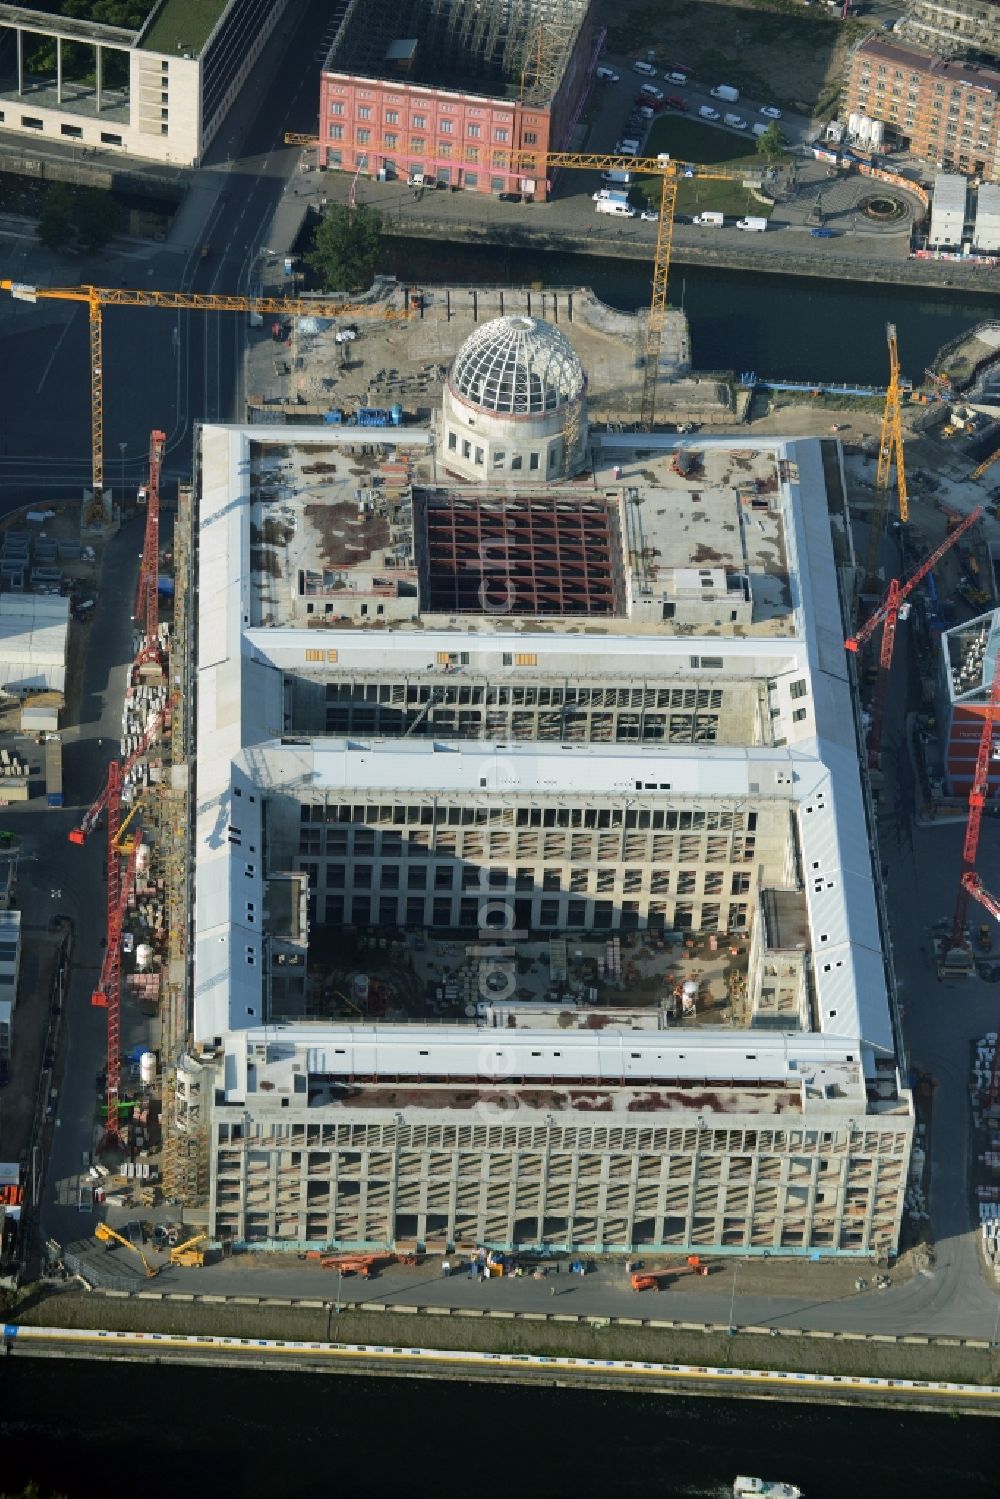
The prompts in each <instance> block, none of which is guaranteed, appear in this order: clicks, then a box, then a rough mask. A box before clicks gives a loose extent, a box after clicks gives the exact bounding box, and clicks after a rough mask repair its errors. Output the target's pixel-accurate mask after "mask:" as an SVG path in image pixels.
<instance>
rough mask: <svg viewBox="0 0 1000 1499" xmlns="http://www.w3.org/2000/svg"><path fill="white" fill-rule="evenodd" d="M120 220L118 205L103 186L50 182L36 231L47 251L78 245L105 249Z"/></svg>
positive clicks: (86, 247)
mask: <svg viewBox="0 0 1000 1499" xmlns="http://www.w3.org/2000/svg"><path fill="white" fill-rule="evenodd" d="M120 221H121V208H120V206H119V205H118V203H117V202H116V201H115V199H114V198H113V197H112V196H111V194H110V193H107V192H104V190H103V189H102V188H99V187H71V186H70V185H69V183H68V182H50V183H49V185H48V187H47V188H46V191H45V199H44V201H43V203H42V212H41V217H40V218H39V220H38V228H37V231H36V232H37V234H38V238H39V239H40V240H41V242H42V244H43V245H44V246H45V247H46V249H48V250H65V249H67V248H68V247H69V246H70V245H79V246H80V248H81V249H83V250H90V251H94V250H101V249H103V248H104V246H105V245H106V244H107V243H108V240H109V239H110V238H111V236H112V235H113V234H114V233H115V231H116V229H117V228H118V225H119V223H120Z"/></svg>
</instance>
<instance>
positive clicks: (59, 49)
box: [56, 36, 63, 104]
mask: <svg viewBox="0 0 1000 1499" xmlns="http://www.w3.org/2000/svg"><path fill="white" fill-rule="evenodd" d="M62 85H63V74H62V37H61V36H57V37H56V103H57V104H61V103H62V101H63V88H62Z"/></svg>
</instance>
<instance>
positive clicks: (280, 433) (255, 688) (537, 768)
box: [194, 426, 893, 1065]
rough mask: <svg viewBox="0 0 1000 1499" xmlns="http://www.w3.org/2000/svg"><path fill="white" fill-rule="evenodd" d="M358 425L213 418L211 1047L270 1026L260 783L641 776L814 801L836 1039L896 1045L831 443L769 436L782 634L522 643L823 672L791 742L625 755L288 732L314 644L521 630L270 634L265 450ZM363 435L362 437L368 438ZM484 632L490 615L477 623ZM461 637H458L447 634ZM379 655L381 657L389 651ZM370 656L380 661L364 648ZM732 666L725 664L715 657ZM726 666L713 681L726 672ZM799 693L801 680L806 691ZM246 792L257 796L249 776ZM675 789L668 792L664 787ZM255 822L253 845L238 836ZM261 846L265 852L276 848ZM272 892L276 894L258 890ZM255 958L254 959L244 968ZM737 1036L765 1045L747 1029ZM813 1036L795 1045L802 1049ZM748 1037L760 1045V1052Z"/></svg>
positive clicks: (800, 802) (203, 571)
mask: <svg viewBox="0 0 1000 1499" xmlns="http://www.w3.org/2000/svg"><path fill="white" fill-rule="evenodd" d="M366 435H367V436H370V438H371V440H372V441H374V442H378V443H381V444H385V445H387V446H390V447H391V445H392V443H393V441H394V439H395V438H396V437H397V436H398V437H399V438H400V440H401V441H403V442H405V443H406V444H407V445H408V446H412V444H413V442H414V441H415V440H418V439H419V440H429V434H427V433H414V432H411V431H408V430H405V429H403V430H402V431H399V432H396V431H393V432H383V431H379V432H377V433H373V434H366ZM346 439H347V435H346V434H338V433H332V432H331V430H330V429H329V428H325V427H306V428H295V429H289V428H287V427H280V428H275V429H267V428H262V427H257V426H254V427H249V426H233V427H216V426H209V427H206V428H204V429H203V431H202V438H201V443H202V447H201V472H202V495H201V505H200V513H199V544H198V551H199V586H198V600H199V617H198V629H197V661H198V683H199V689H198V736H197V737H198V745H197V813H196V826H195V846H196V847H195V856H196V881H195V883H196V913H195V951H194V975H195V977H194V1015H195V1020H194V1029H195V1036H196V1038H197V1039H209V1038H211V1037H213V1036H224V1035H225V1034H226V1033H228V1032H230V1031H232V1030H246V1029H248V1028H252V1027H253V1026H254V1025H257V1024H259V1023H260V1020H261V1019H262V1016H261V1014H260V993H261V986H262V981H263V972H262V968H261V966H260V960H259V952H260V943H261V933H260V930H259V922H258V920H257V919H256V917H255V919H253V920H249V919H248V918H247V915H246V908H247V900H248V898H249V899H250V900H251V901H252V902H253V904H254V907H255V911H256V912H259V911H260V910H261V909H262V906H261V904H259V903H258V899H257V897H258V896H259V895H260V893H261V890H262V884H261V879H262V872H261V868H260V860H259V859H253V858H252V857H251V855H250V854H249V853H248V851H247V850H248V844H249V843H250V842H252V841H253V839H252V837H251V835H250V834H249V833H248V828H251V827H252V826H254V825H255V823H254V819H255V817H256V816H259V807H258V808H257V809H256V812H255V811H254V810H253V807H252V805H251V803H253V793H254V788H257V789H259V791H260V792H261V794H262V796H266V793H267V790H268V788H269V787H277V786H279V785H280V786H282V787H285V788H289V787H294V786H296V785H304V784H307V783H308V784H309V785H311V786H319V787H323V788H328V789H330V790H331V791H337V790H342V791H344V792H346V791H349V790H351V789H364V790H369V789H371V790H375V789H384V790H390V789H391V790H396V789H402V788H405V787H413V788H414V789H417V790H439V791H442V792H444V791H453V792H455V793H456V794H461V795H473V794H476V793H484V792H485V793H486V794H489V793H491V792H492V793H497V792H505V793H517V792H523V793H524V794H534V795H536V796H537V795H540V794H545V795H549V796H555V795H558V794H561V793H564V794H566V795H567V796H569V795H573V794H579V793H583V794H589V795H593V796H615V797H621V796H624V795H627V794H628V793H634V791H635V789H636V786H637V784H639V783H641V786H642V789H643V791H644V794H649V795H652V796H663V798H664V799H665V800H666V799H667V798H676V797H677V796H681V797H683V798H692V799H694V798H701V799H704V798H730V799H732V798H746V797H748V796H754V797H768V796H773V797H776V798H779V797H780V798H784V799H787V801H788V802H789V804H790V807H791V808H792V809H793V810H794V813H795V816H796V819H797V825H798V829H799V840H800V847H801V852H802V860H803V870H802V876H803V880H804V887H805V896H806V904H807V910H808V920H809V926H810V934H811V945H812V957H813V968H814V979H815V989H816V994H817V1002H818V1009H819V1015H820V1025H821V1028H822V1033H823V1036H822V1039H823V1041H824V1042H826V1041H827V1040H829V1043H830V1045H831V1046H832V1047H833V1049H834V1050H835V1051H836V1052H838V1054H841V1055H846V1054H847V1049H848V1048H853V1049H854V1050H857V1048H858V1046H859V1045H861V1044H864V1045H865V1046H867V1047H870V1048H874V1049H875V1050H878V1051H881V1052H882V1053H883V1054H885V1055H891V1054H892V1052H893V1036H892V1027H891V1020H890V1014H889V1004H888V995H887V990H886V984H885V974H884V967H883V958H882V951H881V944H880V937H879V928H878V922H877V917H876V903H875V891H874V884H873V871H872V863H871V849H870V845H869V837H868V827H867V822H866V817H865V811H864V805H863V801H862V793H861V784H860V777H859V769H858V764H859V762H858V748H857V737H856V731H855V722H854V710H853V704H852V699H851V691H850V683H849V678H848V671H847V663H846V657H845V652H844V646H843V636H842V628H841V610H840V596H839V588H838V580H837V572H836V566H835V563H834V557H833V549H832V545H831V538H830V516H829V513H828V507H827V496H826V486H825V479H824V473H823V461H822V452H821V448H820V444H819V442H818V441H817V440H815V439H811V438H810V439H805V440H796V441H784V440H782V439H772V440H770V441H769V442H768V443H767V444H757V445H755V446H765V445H766V446H767V447H768V448H769V449H770V450H771V451H772V452H773V453H774V455H775V458H776V461H777V462H778V472H779V473H780V474H781V475H782V477H781V480H780V485H779V494H778V496H777V504H778V505H779V507H780V514H781V519H782V524H783V530H784V542H785V550H786V554H787V560H788V574H789V584H790V588H791V611H792V629H791V631H790V633H789V634H786V635H784V636H782V637H780V638H773V639H772V638H766V637H765V638H761V637H755V638H753V639H740V638H736V637H733V636H729V635H725V636H719V635H708V636H697V635H690V636H684V637H683V638H681V639H678V638H677V637H676V636H673V637H670V636H666V635H665V636H664V637H662V638H650V636H649V634H648V632H647V633H646V634H645V636H644V637H643V636H638V635H637V636H636V637H635V638H630V637H629V636H628V635H627V633H626V634H624V635H621V634H620V635H618V636H611V635H600V636H595V635H590V634H588V633H587V631H586V629H582V630H581V629H569V628H563V627H562V625H561V624H560V625H559V626H558V627H554V628H553V629H552V630H550V631H544V630H540V631H537V632H534V633H532V634H531V635H530V636H527V637H526V636H525V635H523V634H519V635H518V636H517V641H518V647H517V648H518V650H523V649H525V648H526V646H527V644H528V642H529V641H530V642H531V645H530V648H531V649H532V650H535V649H536V645H537V650H538V653H539V656H540V657H543V656H545V655H546V654H547V653H548V654H549V655H550V656H551V658H552V659H553V660H554V659H555V657H556V656H557V655H560V654H561V655H563V656H567V655H570V654H574V655H575V654H577V653H580V654H582V655H584V656H585V657H586V660H587V661H588V662H589V663H591V664H590V665H589V668H588V669H589V670H591V671H593V670H595V669H596V665H597V663H598V662H599V663H600V664H601V666H602V667H603V668H604V669H605V670H610V671H616V670H621V669H623V668H624V667H625V666H626V665H627V663H629V662H631V661H633V660H634V661H636V662H638V661H645V662H646V663H648V665H647V667H646V668H645V669H653V668H654V663H656V664H657V665H659V666H660V667H665V668H666V669H669V662H670V660H673V661H674V663H675V665H674V668H673V669H674V670H677V669H678V668H680V667H681V666H683V667H685V668H686V670H687V672H688V679H689V680H690V673H691V670H692V665H691V657H693V656H700V655H702V654H704V655H705V656H708V657H709V658H710V659H711V660H712V661H713V663H714V662H715V661H716V660H717V658H720V657H721V658H722V661H723V668H722V669H723V672H728V673H730V674H733V675H742V676H745V677H756V676H764V677H770V676H773V677H776V678H777V677H780V678H784V677H785V676H786V675H787V674H789V673H794V674H795V675H796V676H801V677H803V678H804V680H805V682H806V684H807V699H804V700H803V701H808V704H809V707H808V711H807V714H806V717H805V719H804V720H800V718H799V717H798V710H797V709H796V713H795V714H794V715H793V712H792V705H791V704H788V705H786V706H787V714H786V717H787V725H786V723H785V721H784V720H783V721H782V732H783V734H785V733H786V730H787V733H786V737H787V741H788V742H787V743H786V744H785V745H783V746H775V747H773V748H726V747H723V746H698V747H696V748H695V747H685V746H663V747H644V748H641V749H640V748H636V749H631V748H625V747H623V746H612V745H601V744H588V745H573V746H568V747H562V746H560V745H558V744H556V743H544V744H532V743H525V742H519V743H517V744H514V745H501V744H493V743H488V742H487V743H483V742H480V741H476V742H474V743H473V742H468V741H464V742H463V741H450V742H433V741H428V740H421V739H397V740H389V739H384V740H372V739H367V738H361V737H358V738H348V739H329V738H315V739H296V740H295V742H286V743H282V734H283V731H284V720H283V702H282V671H283V670H284V669H287V668H288V667H290V666H291V665H293V664H295V657H297V658H298V660H299V661H301V659H302V655H303V652H304V651H305V650H306V649H307V648H312V649H315V648H316V647H317V646H323V647H325V646H326V645H327V644H328V643H329V642H330V640H331V638H332V639H333V640H334V642H335V644H336V647H337V653H338V662H339V660H340V653H341V651H343V653H344V655H345V656H346V655H347V654H348V653H349V652H352V651H354V650H357V651H358V652H359V653H362V654H363V656H364V658H365V660H366V661H367V662H368V663H370V664H375V665H377V664H379V653H381V655H382V658H383V659H384V653H385V651H386V650H388V649H391V651H392V659H393V665H394V666H397V667H399V668H400V669H401V668H402V666H403V661H402V659H401V656H400V654H399V653H402V652H406V653H407V660H408V657H409V653H410V652H411V651H416V652H418V653H422V654H423V655H424V656H426V655H427V654H428V653H429V652H431V651H436V650H438V649H446V648H447V649H450V650H454V649H455V648H456V646H457V644H458V643H459V642H460V641H461V642H462V646H463V649H466V648H467V649H468V650H469V651H470V653H472V652H474V651H485V652H486V653H487V654H489V653H490V652H491V651H493V652H495V650H496V648H498V647H503V646H504V644H505V643H507V641H508V640H509V637H505V636H504V634H503V629H502V625H501V626H500V627H499V628H498V629H497V631H496V634H495V636H493V637H488V638H487V639H485V640H484V638H483V637H482V636H481V635H479V636H473V635H471V634H468V635H463V631H462V621H461V620H460V619H456V620H455V621H454V625H455V628H454V630H452V629H449V630H448V631H442V632H434V633H433V634H432V635H431V636H430V638H427V639H425V638H424V637H423V636H422V634H421V633H420V632H415V633H414V634H413V635H411V636H407V637H405V639H404V638H402V637H400V636H399V635H394V636H392V637H391V638H383V639H382V640H381V641H380V640H379V638H378V635H377V634H376V633H374V632H368V631H363V630H347V631H339V630H338V631H337V632H335V635H333V636H332V637H331V636H330V635H328V634H327V632H323V631H308V630H307V631H302V630H294V629H274V628H269V629H255V628H252V627H251V626H250V620H249V614H248V611H247V609H246V606H245V603H244V599H243V594H242V580H243V577H244V575H245V573H246V572H247V570H248V568H249V565H250V556H249V548H250V528H249V519H248V517H249V505H248V503H247V499H248V495H247V490H248V477H247V475H248V469H249V463H248V455H249V449H250V445H251V444H252V443H260V442H273V443H275V444H278V445H284V446H287V445H289V444H300V443H301V444H304V445H308V446H309V447H310V448H313V449H314V448H315V447H316V446H317V445H321V444H326V445H328V446H329V447H331V448H335V447H336V445H337V444H338V443H343V442H344V441H345V440H346ZM358 439H359V434H358V433H357V432H356V431H355V432H352V433H351V434H350V440H352V441H355V442H356V441H358ZM595 439H596V440H598V441H600V442H602V444H603V443H604V442H605V441H606V442H607V444H608V445H609V446H613V447H615V448H616V449H618V448H621V447H624V446H626V445H628V446H630V447H635V445H636V439H635V438H634V437H628V438H626V437H622V436H617V437H614V438H609V439H604V438H601V437H598V435H597V434H595ZM727 441H728V446H729V447H731V448H732V449H734V450H745V449H746V447H747V443H746V441H745V440H743V441H742V442H740V441H734V440H725V439H709V440H708V445H711V446H714V447H725V446H726V445H727ZM639 442H640V443H641V447H642V449H643V450H645V449H646V448H647V447H656V448H669V447H670V445H671V443H672V439H670V438H669V437H660V436H651V437H647V436H643V437H642V438H641V439H639ZM477 624H478V625H480V626H481V621H477ZM439 641H444V642H446V643H447V644H446V645H440V646H439V644H438V642H439ZM373 652H374V653H375V654H374V655H373V654H372V653H373ZM359 660H360V656H359ZM713 670H715V667H714V665H713ZM706 676H707V674H706ZM786 685H787V684H786ZM237 786H238V787H239V795H238V796H237V791H236V788H237ZM653 788H655V789H653ZM234 827H236V828H237V831H238V839H236V840H234V837H233V828H234ZM257 846H258V847H259V845H257ZM254 892H256V895H255V894H254ZM244 959H245V961H244ZM727 1036H728V1041H727V1044H730V1043H732V1044H735V1045H737V1046H738V1045H740V1044H743V1040H747V1041H749V1040H750V1039H752V1041H753V1044H754V1046H757V1045H758V1044H759V1043H760V1040H761V1037H760V1033H759V1032H752V1033H747V1035H746V1036H745V1037H742V1038H741V1036H740V1034H739V1033H737V1034H736V1038H735V1041H733V1035H732V1033H727ZM799 1040H801V1038H798V1039H797V1040H796V1042H795V1045H796V1046H797V1045H798V1044H799ZM658 1044H659V1045H660V1046H661V1048H666V1051H669V1052H670V1053H671V1055H672V1056H673V1062H672V1063H671V1065H675V1063H676V1055H675V1053H678V1054H679V1052H680V1051H682V1050H685V1049H689V1048H690V1044H691V1043H690V1040H689V1038H688V1036H687V1035H686V1034H685V1035H683V1036H682V1035H681V1034H678V1036H677V1039H676V1041H664V1040H662V1039H660V1040H659V1042H658ZM748 1049H752V1048H749V1047H748Z"/></svg>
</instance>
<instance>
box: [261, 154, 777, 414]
mask: <svg viewBox="0 0 1000 1499" xmlns="http://www.w3.org/2000/svg"><path fill="white" fill-rule="evenodd" d="M285 144H286V145H288V146H319V145H320V141H319V140H318V138H317V137H316V136H315V135H300V134H298V133H296V132H292V131H289V132H287V133H286V135H285ZM501 156H502V161H501ZM374 159H375V157H374V156H372V158H371V160H373V161H374ZM466 162H468V164H469V165H470V166H471V165H478V166H480V167H481V166H482V161H481V160H480V159H479V157H477V156H474V155H471V154H470V153H469V152H468V151H465V152H461V153H459V154H458V155H457V156H451V157H448V159H447V160H445V159H444V158H442V159H440V160H437V159H435V160H434V161H433V162H428V165H433V166H435V167H438V166H446V167H451V168H454V167H456V166H463V165H464V164H465V163H466ZM493 165H494V167H495V168H496V169H497V170H498V171H515V170H516V171H521V172H533V173H534V172H539V171H542V172H543V174H544V175H545V176H547V175H548V173H549V172H550V171H553V170H555V169H556V168H559V167H565V168H567V169H568V170H571V171H584V172H588V171H589V172H631V173H632V174H633V175H634V176H644V175H645V176H650V177H659V179H660V216H659V223H658V224H657V230H656V249H655V251H654V253H653V294H652V297H651V299H650V304H649V318H648V321H647V323H646V341H645V349H644V362H643V374H642V407H641V415H640V420H639V425H640V427H641V428H642V430H643V431H646V432H650V431H652V429H653V427H654V426H655V424H656V387H657V383H658V381H659V377H660V348H661V345H662V343H663V329H664V327H665V326H666V321H667V287H668V283H669V279H670V251H671V246H672V244H673V235H674V208H675V206H676V203H677V186H678V182H679V181H680V180H681V179H683V178H686V177H694V178H697V179H699V180H706V181H721V182H742V181H745V180H746V179H747V177H749V176H751V175H752V174H751V173H748V172H747V171H745V170H744V171H738V172H732V171H730V172H727V171H725V170H724V169H723V168H721V167H703V166H698V165H697V164H696V163H694V162H689V161H673V160H671V159H670V158H669V157H668V156H667V155H666V154H664V155H661V156H616V155H614V154H612V153H610V152H609V153H605V154H603V155H602V154H600V153H598V152H580V151H547V152H546V153H545V155H544V156H543V157H541V158H540V157H539V155H538V153H537V152H536V151H504V152H502V153H501V152H494V153H493Z"/></svg>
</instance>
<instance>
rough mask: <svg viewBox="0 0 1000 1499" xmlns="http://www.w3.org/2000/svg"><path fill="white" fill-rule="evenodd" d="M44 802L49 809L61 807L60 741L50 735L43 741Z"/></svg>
mask: <svg viewBox="0 0 1000 1499" xmlns="http://www.w3.org/2000/svg"><path fill="white" fill-rule="evenodd" d="M45 800H46V803H47V805H48V806H50V807H61V806H63V781H62V740H61V739H59V738H58V737H57V736H56V735H52V734H50V735H49V737H48V739H46V741H45Z"/></svg>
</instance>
